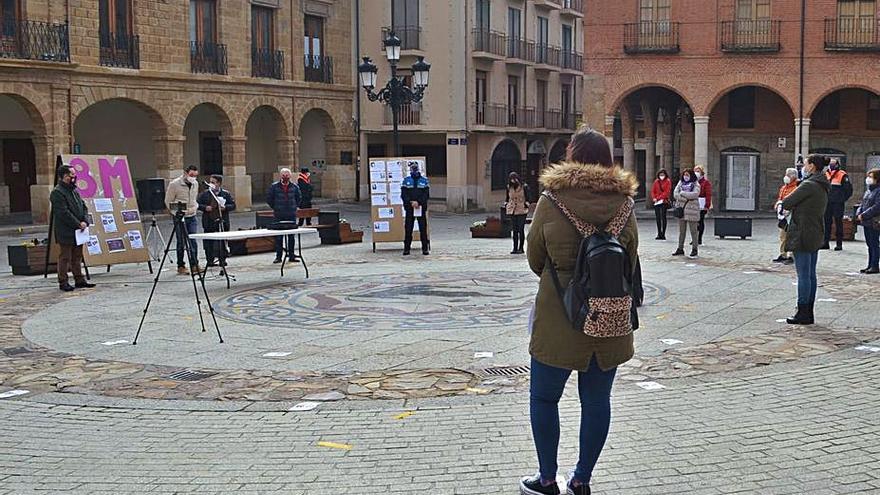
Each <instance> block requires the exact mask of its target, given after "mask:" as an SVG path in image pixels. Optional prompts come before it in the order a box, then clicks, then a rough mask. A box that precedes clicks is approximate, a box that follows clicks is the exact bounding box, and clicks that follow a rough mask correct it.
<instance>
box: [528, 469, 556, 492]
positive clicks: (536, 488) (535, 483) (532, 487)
mask: <svg viewBox="0 0 880 495" xmlns="http://www.w3.org/2000/svg"><path fill="white" fill-rule="evenodd" d="M519 493H520V494H521V495H559V486H558V485H557V484H556V481H555V480H554V481H553V484H551V485H547V486H544V485H543V484H541V475H540V474H536V475H534V476H526V477H524V478H523V479H521V480H519Z"/></svg>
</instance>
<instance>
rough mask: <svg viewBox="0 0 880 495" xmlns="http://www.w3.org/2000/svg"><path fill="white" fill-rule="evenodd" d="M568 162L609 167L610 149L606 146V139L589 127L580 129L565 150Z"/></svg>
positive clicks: (612, 163) (610, 164)
mask: <svg viewBox="0 0 880 495" xmlns="http://www.w3.org/2000/svg"><path fill="white" fill-rule="evenodd" d="M566 153H567V155H568V160H569V161H573V162H577V163H587V164H597V165H603V166H605V167H611V166H612V165H614V162H613V161H612V160H611V148H610V147H609V146H608V138H606V137H605V136H604V135H603V134H602V133H601V132H599V131H596V130H595V129H591V128H589V127H581V128H580V129H579V130H578V131H577V132H575V133H574V136H572V137H571V142H569V143H568V149H566Z"/></svg>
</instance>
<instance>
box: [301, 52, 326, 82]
mask: <svg viewBox="0 0 880 495" xmlns="http://www.w3.org/2000/svg"><path fill="white" fill-rule="evenodd" d="M303 65H304V67H305V71H306V81H308V82H319V83H326V84H333V57H327V56H323V55H305V56H304V59H303Z"/></svg>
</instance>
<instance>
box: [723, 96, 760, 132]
mask: <svg viewBox="0 0 880 495" xmlns="http://www.w3.org/2000/svg"><path fill="white" fill-rule="evenodd" d="M727 127H728V128H730V129H752V128H754V127H755V87H754V86H746V87H743V88H737V89H734V90H733V91H731V92H730V95H728V99H727Z"/></svg>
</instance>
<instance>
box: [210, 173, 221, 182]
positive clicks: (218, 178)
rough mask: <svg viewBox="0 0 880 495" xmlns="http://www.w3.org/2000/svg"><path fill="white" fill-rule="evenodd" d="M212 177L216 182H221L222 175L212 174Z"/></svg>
mask: <svg viewBox="0 0 880 495" xmlns="http://www.w3.org/2000/svg"><path fill="white" fill-rule="evenodd" d="M211 178H212V179H214V180H216V181H217V184H223V176H222V175H220V174H213V175H212V176H211Z"/></svg>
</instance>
